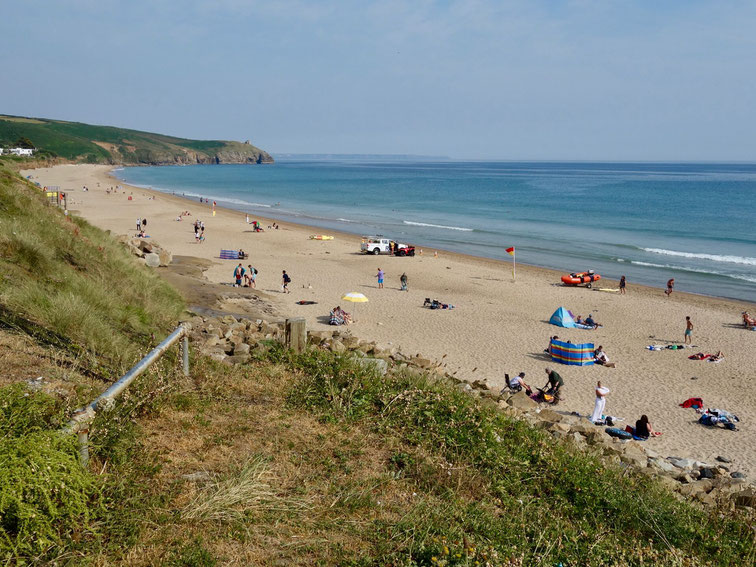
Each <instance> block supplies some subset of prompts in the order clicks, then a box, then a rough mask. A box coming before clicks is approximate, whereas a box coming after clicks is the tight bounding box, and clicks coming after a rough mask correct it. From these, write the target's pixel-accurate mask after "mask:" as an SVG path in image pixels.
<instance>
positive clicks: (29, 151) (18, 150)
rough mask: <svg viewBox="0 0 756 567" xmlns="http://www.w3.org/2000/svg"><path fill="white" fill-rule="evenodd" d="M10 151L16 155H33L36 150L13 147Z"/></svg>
mask: <svg viewBox="0 0 756 567" xmlns="http://www.w3.org/2000/svg"><path fill="white" fill-rule="evenodd" d="M10 153H11V154H12V155H14V156H31V155H33V154H34V150H32V149H31V148H11V149H10Z"/></svg>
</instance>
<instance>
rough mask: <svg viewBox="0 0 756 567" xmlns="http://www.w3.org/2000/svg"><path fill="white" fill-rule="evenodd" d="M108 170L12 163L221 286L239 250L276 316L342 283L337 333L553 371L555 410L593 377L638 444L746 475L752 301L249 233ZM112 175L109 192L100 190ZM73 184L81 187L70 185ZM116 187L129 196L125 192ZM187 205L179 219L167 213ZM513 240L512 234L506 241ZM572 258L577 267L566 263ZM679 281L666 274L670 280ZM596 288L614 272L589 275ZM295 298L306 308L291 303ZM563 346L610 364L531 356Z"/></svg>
mask: <svg viewBox="0 0 756 567" xmlns="http://www.w3.org/2000/svg"><path fill="white" fill-rule="evenodd" d="M110 169H112V168H111V167H109V166H97V165H61V166H56V167H52V168H44V169H35V170H29V171H24V172H22V174H23V175H24V176H31V177H32V180H33V181H36V182H39V183H40V184H41V185H43V186H48V185H56V186H60V187H61V190H63V191H65V192H66V193H67V194H68V204H69V210H70V211H71V213H72V214H77V215H80V216H82V217H84V218H86V219H87V220H88V221H90V222H91V223H93V224H94V225H96V226H99V227H101V228H103V229H107V230H110V231H112V233H113V234H115V235H120V234H127V235H130V236H133V235H134V233H135V228H136V219H137V218H138V217H140V218H147V219H148V225H147V233H148V234H149V235H150V236H151V238H152V239H153V240H155V241H157V242H158V243H159V244H160V245H161V246H163V247H165V248H167V249H168V250H170V251H171V252H172V253H173V254H174V255H182V256H194V257H199V258H203V259H206V260H209V261H210V262H211V267H210V268H209V269H208V270H207V271H206V272H205V276H206V277H207V278H208V279H209V280H210V281H212V282H216V283H231V280H232V273H233V269H234V267H235V266H236V264H237V263H238V262H237V261H234V260H221V259H219V252H220V249H221V248H224V249H239V248H243V249H244V250H246V251H247V252H249V253H250V258H249V259H248V260H245V261H244V265H245V266H246V265H247V264H251V265H252V266H254V267H256V268H257V269H258V271H259V274H258V279H257V289H256V290H254V291H253V290H241V291H242V292H243V293H249V294H256V295H258V296H259V297H260V298H262V299H263V300H264V301H266V302H268V303H269V304H270V305H271V308H272V311H273V312H274V313H276V314H277V315H278V316H279V317H280V318H284V317H289V316H303V317H306V318H307V324H308V328H310V329H332V327H330V326H329V325H328V312H329V310H330V309H331V308H333V307H334V306H336V305H341V307H342V308H344V309H346V310H347V311H351V312H354V306H353V305H349V304H346V303H345V302H342V301H341V299H340V298H341V296H342V295H344V294H345V293H347V292H361V293H363V294H365V295H366V296H367V297H368V298H369V302H368V303H361V304H359V305H358V306H357V312H356V318H357V322H356V323H355V324H354V325H351V326H350V327H349V329H351V331H352V332H353V333H354V334H355V335H357V336H359V337H360V338H363V339H367V340H375V341H377V342H378V343H379V344H382V345H386V346H396V347H401V350H402V351H403V352H404V353H407V354H416V353H421V354H422V355H423V356H425V357H427V358H430V359H433V360H438V361H443V363H444V364H446V369H447V370H448V371H450V372H456V373H457V376H459V377H463V378H465V379H468V380H475V379H488V380H489V381H490V382H492V383H493V384H495V385H496V386H497V387H503V386H504V373H505V372H506V373H509V374H516V373H518V372H520V371H524V372H525V373H526V376H525V381H526V382H527V383H528V384H530V385H531V386H534V387H536V386H543V385H544V384H545V382H546V373H545V372H544V369H545V368H547V367H551V368H555V369H556V370H557V371H558V372H559V373H560V374H561V376H562V377H563V378H564V380H565V382H566V396H565V399H564V401H563V402H562V403H561V404H560V405H559V406H558V408H557V409H559V410H566V411H575V412H579V413H581V414H582V415H587V414H590V412H591V410H592V408H593V403H594V387H595V385H596V381H597V380H601V382H602V384H603V385H604V386H606V387H608V388H609V389H610V393H609V394H608V396H607V406H606V413H608V414H610V415H614V416H619V417H621V418H624V419H625V420H626V421H625V422H624V423H622V425H623V426H624V424H625V423H632V424H634V422H635V420H636V419H638V417H640V415H641V414H647V415H648V417H649V420H650V422H651V424H652V425H653V427H654V428H655V429H657V430H659V431H662V432H663V435H662V436H661V437H659V438H655V439H652V440H650V441H648V442H647V444H648V445H649V446H650V448H653V449H654V450H656V451H658V453H660V454H661V455H662V456H667V455H677V456H682V457H691V458H695V459H699V460H703V461H707V462H712V461H714V459H715V457H717V456H718V455H721V456H724V457H727V458H729V459H731V460H732V461H733V464H732V465H730V467H731V470H741V471H743V472H746V473H748V474H749V477H750V475H751V474H753V473H756V442H755V441H754V440H755V439H756V425H755V423H756V393H755V392H754V388H753V387H752V382H753V380H754V378H756V348H754V342H756V332H751V331H747V330H745V329H744V328H743V326H742V324H741V312H742V311H743V310H745V309H749V310H750V311H751V313H752V314H753V313H754V311H756V308H754V306H753V305H747V304H744V303H739V302H735V301H729V300H724V299H718V298H712V297H705V296H697V295H691V294H684V293H678V292H675V293H673V294H672V296H671V297H669V298H667V297H666V296H665V294H664V292H663V291H664V290H663V285H664V282H662V281H660V282H659V287H658V288H649V287H643V286H637V285H634V284H633V282H632V281H630V282H628V291H627V294H626V295H623V296H620V295H619V294H617V293H613V292H601V291H598V290H595V289H594V290H590V289H585V288H567V287H564V286H562V285H561V284H560V283H559V276H560V275H561V274H560V273H557V272H554V271H551V270H546V269H541V268H535V267H530V266H524V265H520V264H518V266H517V279H516V281H513V279H512V271H511V265H510V264H508V263H505V262H499V261H493V260H487V259H481V258H473V257H468V256H463V255H459V254H453V253H449V252H445V251H438V256H435V255H434V252H436V251H435V250H433V249H428V248H425V249H424V250H423V255H422V256H415V257H414V258H400V257H387V256H377V257H376V256H365V255H362V254H360V253H359V242H360V239H359V237H357V236H354V235H347V234H339V233H334V232H329V234H333V235H334V236H335V239H334V240H332V241H317V240H310V239H309V235H311V234H322V233H323V231H322V229H314V228H310V227H306V226H301V225H294V224H290V223H279V224H280V229H279V230H268V228H267V227H268V225H271V224H272V222H273V219H263V218H255V219H253V220H259V221H260V223H261V224H262V226H263V227H264V228H265V229H266V230H265V232H262V233H255V232H253V231H252V230H251V226H249V225H247V224H246V222H245V214H244V213H241V212H238V211H231V210H225V209H221V208H219V209H217V211H216V215H215V216H212V212H211V210H210V207H209V206H208V205H206V204H204V203H203V204H200V203H199V202H197V201H190V200H186V199H182V198H180V197H175V196H171V195H166V194H163V193H160V192H157V191H150V190H146V189H141V188H134V187H129V186H127V185H124V184H123V183H121V182H120V181H119V180H116V179H115V178H113V177H111V176H110V175H109V173H108V172H109V170H110ZM116 185H120V186H121V187H122V189H121V190H119V191H116V192H110V193H108V192H107V190H108V189H110V188H112V187H115V186H116ZM84 186H86V187H88V188H89V191H82V188H83V187H84ZM129 197H130V198H131V199H129ZM184 210H188V211H190V212H191V215H192V216H189V217H184V219H183V220H182V221H181V222H177V220H176V218H177V216H178V215H179V214H180V212H182V211H184ZM197 218H199V219H201V220H202V221H204V223H205V226H206V241H205V242H204V243H202V244H197V243H196V242H195V239H194V232H193V227H192V224H193V222H194V220H195V219H197ZM514 244H515V245H516V243H514ZM378 268H381V269H383V270H384V271H385V273H386V284H385V289H378V285H377V278H376V277H375V276H376V273H377V271H378ZM580 268H583V267H581V266H576V269H580ZM282 270H286V271H287V272H288V273H289V274H290V275H291V278H292V284H291V285H290V289H291V293H290V294H284V293H281V272H282ZM403 272H406V274H407V276H408V279H409V292H401V291H399V287H400V285H399V277H400V275H401V274H402V273H403ZM678 284H679V282H678ZM598 287H602V288H610V287H611V288H616V287H617V285H616V282H612V281H605V280H602V282H601V285H600V286H598ZM426 297H429V298H432V299H438V300H441V301H443V302H445V303H449V304H453V305H454V306H455V308H454V309H452V310H433V311H432V310H429V309H427V308H423V306H422V304H423V300H424V299H425V298H426ZM299 300H309V301H315V302H317V304H315V305H297V304H296V302H297V301H299ZM560 306H564V307H565V308H567V309H569V310H571V311H572V312H573V313H575V314H581V315H583V316H584V317H585V316H587V315H588V314H593V317H594V319H595V320H596V321H598V322H599V323H601V324H602V325H603V326H602V327H600V328H599V329H597V330H595V331H589V330H578V329H564V328H558V327H555V326H552V325H550V324H549V322H548V320H549V317H550V316H551V314H552V313H553V312H554V310H555V309H556V308H557V307H560ZM686 316H690V317H691V320H692V322H693V324H694V330H693V335H692V344H693V348H691V349H685V350H682V351H671V350H666V349H665V350H663V351H658V352H654V351H649V350H648V349H647V348H646V347H647V346H648V345H650V344H663V345H665V344H671V343H674V344H680V343H682V341H683V333H684V330H685V317H686ZM555 334H556V335H559V337H560V338H561V339H569V340H571V341H572V342H573V343H584V342H593V343H594V344H595V345H596V346H598V345H603V347H604V350H605V351H606V352H607V353H608V356H609V358H610V360H611V361H612V362H616V363H617V368H615V369H612V368H605V367H601V366H587V367H575V366H564V365H560V364H558V363H552V362H551V361H550V359H549V358H548V357H547V356H546V355H545V354H544V352H543V351H544V349H545V348H546V346H547V344H548V339H549V337H550V336H552V335H555ZM719 350H721V351H723V352H724V354H725V359H724V360H723V361H722V362H720V363H716V364H715V363H710V362H708V361H693V360H689V359H688V356H689V355H691V354H694V353H696V352H699V351H702V352H706V353H715V352H717V351H719ZM693 396H696V397H701V398H703V400H704V403H705V405H706V406H707V407H711V408H721V409H726V410H729V411H731V412H733V413H735V414H737V415H738V416H739V417H740V419H741V422H740V424H739V431H737V432H731V431H727V430H724V429H722V428H721V427H716V428H706V427H704V426H701V425H699V424H698V423H697V415H696V414H695V412H694V411H693V410H690V409H683V408H680V407H679V406H678V404H679V403H681V402H683V401H684V400H686V399H687V398H690V397H693Z"/></svg>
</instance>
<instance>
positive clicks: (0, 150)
mask: <svg viewBox="0 0 756 567" xmlns="http://www.w3.org/2000/svg"><path fill="white" fill-rule="evenodd" d="M3 151H4V150H3V148H0V156H1V155H3Z"/></svg>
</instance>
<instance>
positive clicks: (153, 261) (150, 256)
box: [144, 252, 160, 268]
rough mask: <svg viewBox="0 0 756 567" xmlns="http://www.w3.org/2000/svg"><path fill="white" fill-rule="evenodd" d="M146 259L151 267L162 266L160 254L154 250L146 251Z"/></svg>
mask: <svg viewBox="0 0 756 567" xmlns="http://www.w3.org/2000/svg"><path fill="white" fill-rule="evenodd" d="M144 261H145V263H146V264H147V265H148V266H149V267H150V268H157V267H158V266H160V255H159V254H155V253H153V252H149V253H146V254H145V255H144Z"/></svg>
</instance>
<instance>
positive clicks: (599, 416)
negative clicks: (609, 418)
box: [591, 380, 609, 423]
mask: <svg viewBox="0 0 756 567" xmlns="http://www.w3.org/2000/svg"><path fill="white" fill-rule="evenodd" d="M608 393H609V388H604V387H602V386H601V380H599V381H598V383H597V384H596V403H595V404H594V405H593V413H592V414H591V421H592V422H593V423H597V422H602V423H603V421H604V410H605V409H606V395H607V394H608Z"/></svg>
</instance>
